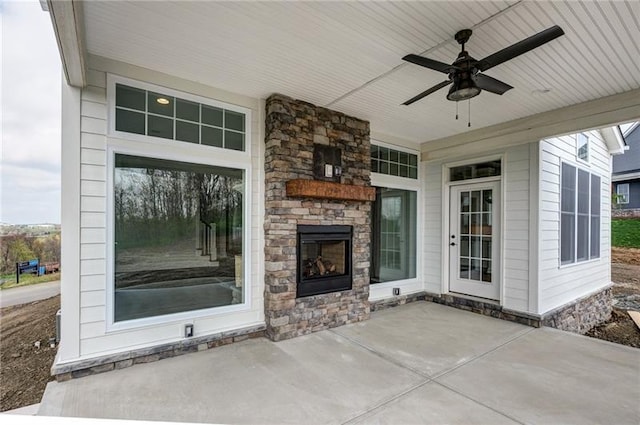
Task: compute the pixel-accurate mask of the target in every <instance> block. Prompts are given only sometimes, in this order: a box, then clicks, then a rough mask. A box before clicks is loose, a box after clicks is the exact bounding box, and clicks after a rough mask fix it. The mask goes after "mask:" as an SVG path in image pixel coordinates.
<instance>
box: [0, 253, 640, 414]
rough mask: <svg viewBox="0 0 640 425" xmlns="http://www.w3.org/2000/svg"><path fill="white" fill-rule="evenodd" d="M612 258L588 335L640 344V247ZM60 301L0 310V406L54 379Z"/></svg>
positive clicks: (16, 403)
mask: <svg viewBox="0 0 640 425" xmlns="http://www.w3.org/2000/svg"><path fill="white" fill-rule="evenodd" d="M612 261H613V263H612V265H611V274H612V280H613V281H614V282H615V283H616V284H615V286H614V288H613V295H614V298H615V307H614V311H613V315H612V317H611V319H610V320H609V321H608V322H606V323H604V324H602V325H600V326H598V327H597V328H594V329H592V330H591V331H590V332H589V333H588V334H587V335H588V336H591V337H594V338H599V339H604V340H607V341H612V342H616V343H618V344H625V345H629V346H632V347H639V348H640V329H638V328H637V327H636V325H635V323H634V322H633V321H632V320H631V318H630V317H629V315H628V314H627V313H626V310H628V309H631V310H638V311H640V249H632V248H614V249H613V256H612ZM59 306H60V296H57V297H53V298H49V299H46V300H42V301H37V302H34V303H29V304H23V305H19V306H12V307H7V308H3V309H2V310H0V319H1V320H0V365H1V366H0V389H1V394H0V411H6V410H11V409H16V408H18V407H22V406H28V405H30V404H34V403H39V402H40V399H41V398H42V394H43V393H44V388H45V386H46V385H47V382H49V381H51V380H52V378H51V376H50V375H49V372H50V368H51V365H52V363H53V359H54V357H55V353H56V349H55V348H49V338H51V337H53V336H54V335H55V314H56V311H58V309H59ZM36 341H40V348H36V347H35V346H34V343H35V342H36Z"/></svg>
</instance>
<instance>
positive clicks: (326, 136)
mask: <svg viewBox="0 0 640 425" xmlns="http://www.w3.org/2000/svg"><path fill="white" fill-rule="evenodd" d="M314 145H324V146H328V147H331V148H335V149H339V150H340V151H341V165H342V175H341V176H340V182H336V183H332V184H335V185H337V184H341V185H349V186H344V187H345V188H351V189H353V188H354V187H360V188H362V189H366V188H369V187H370V186H371V177H370V175H371V164H370V142H369V123H368V122H366V121H362V120H359V119H357V118H353V117H350V116H347V115H344V114H342V113H339V112H335V111H331V110H329V109H326V108H321V107H317V106H315V105H312V104H310V103H307V102H303V101H300V100H295V99H292V98H290V97H286V96H283V95H279V94H274V95H272V96H270V97H269V98H268V99H267V101H266V122H265V189H266V190H265V221H264V232H265V248H264V253H265V291H264V305H265V321H266V325H267V330H266V333H267V336H268V337H269V338H270V339H272V340H274V341H279V340H283V339H287V338H292V337H295V336H299V335H304V334H308V333H310V332H315V331H319V330H323V329H328V328H332V327H336V326H340V325H344V324H347V323H352V322H357V321H361V320H365V319H368V318H369V312H370V310H369V301H368V298H369V244H370V240H371V219H370V212H371V202H369V201H367V200H364V201H362V200H360V201H356V200H336V199H330V197H322V198H320V199H318V198H317V196H315V195H318V194H317V193H314V194H313V195H314V196H313V197H311V196H310V197H302V198H298V197H295V198H293V197H290V196H287V189H286V184H287V182H289V181H292V180H309V181H312V180H314V165H316V164H314ZM361 192H364V191H361ZM358 199H360V198H358ZM298 225H348V226H352V227H353V241H352V251H353V252H352V253H353V256H352V263H351V264H352V275H353V286H352V289H351V290H347V291H341V292H335V293H330V294H323V295H314V296H310V297H303V298H296V266H297V263H296V244H297V241H296V231H297V226H298Z"/></svg>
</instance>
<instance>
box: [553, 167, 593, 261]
mask: <svg viewBox="0 0 640 425" xmlns="http://www.w3.org/2000/svg"><path fill="white" fill-rule="evenodd" d="M561 186H562V187H561V195H560V211H561V213H560V262H561V264H571V263H575V262H580V261H587V260H590V259H593V258H598V257H600V177H599V176H597V175H595V174H590V173H589V172H588V171H585V170H583V169H580V168H577V167H574V166H573V165H569V164H566V163H563V164H562V184H561Z"/></svg>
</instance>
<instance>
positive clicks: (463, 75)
mask: <svg viewBox="0 0 640 425" xmlns="http://www.w3.org/2000/svg"><path fill="white" fill-rule="evenodd" d="M471 34H472V31H471V30H470V29H464V30H461V31H458V32H457V33H456V35H455V39H456V41H457V42H458V44H460V45H461V46H462V51H461V52H460V54H459V55H458V58H457V59H456V60H455V61H454V62H453V63H452V64H451V65H449V64H446V63H444V62H439V61H436V60H433V59H429V58H425V57H423V56H418V55H413V54H411V55H407V56H405V57H403V58H402V59H403V60H405V61H407V62H411V63H414V64H416V65H420V66H424V67H426V68H429V69H433V70H434V71H439V72H442V73H444V74H448V75H449V79H448V80H446V81H443V82H441V83H439V84H436V85H435V86H433V87H431V88H429V89H427V90H425V91H423V92H422V93H420V94H419V95H417V96H414V97H412V98H411V99H409V100H407V101H406V102H404V103H403V105H411V104H412V103H414V102H417V101H418V100H420V99H422V98H423V97H425V96H428V95H430V94H431V93H434V92H436V91H438V90H440V89H441V88H444V87H446V86H448V85H449V84H453V85H452V86H451V88H450V89H449V93H448V94H447V99H449V100H452V101H456V102H457V101H460V100H466V99H471V98H472V97H475V96H477V95H479V94H480V92H481V91H482V90H486V91H488V92H491V93H495V94H499V95H502V94H503V93H505V92H506V91H508V90H511V89H512V88H513V87H512V86H510V85H509V84H507V83H503V82H502V81H500V80H496V79H495V78H491V77H489V76H488V75H485V74H481V72H484V71H486V70H488V69H490V68H493V67H494V66H496V65H500V64H501V63H503V62H506V61H508V60H511V59H513V58H515V57H517V56H520V55H521V54H523V53H527V52H528V51H530V50H533V49H535V48H537V47H540V46H542V45H543V44H545V43H548V42H550V41H551V40H553V39H555V38H558V37H560V36H561V35H564V31H563V30H562V28H560V27H559V26H557V25H554V26H553V27H551V28H547V29H546V30H544V31H541V32H539V33H537V34H535V35H532V36H531V37H529V38H525V39H524V40H521V41H519V42H517V43H515V44H512V45H511V46H509V47H505V48H504V49H502V50H500V51H498V52H496V53H494V54H492V55H489V56H487V57H486V58H484V59H481V60H476V59H474V58H473V57H471V56H469V53H468V52H467V51H466V50H464V45H465V43H466V42H467V41H469V37H471Z"/></svg>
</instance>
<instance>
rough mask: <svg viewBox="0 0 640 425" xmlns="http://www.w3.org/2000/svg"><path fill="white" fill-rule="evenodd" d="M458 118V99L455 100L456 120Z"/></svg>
mask: <svg viewBox="0 0 640 425" xmlns="http://www.w3.org/2000/svg"><path fill="white" fill-rule="evenodd" d="M457 119H458V101H457V100H456V120H457Z"/></svg>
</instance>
